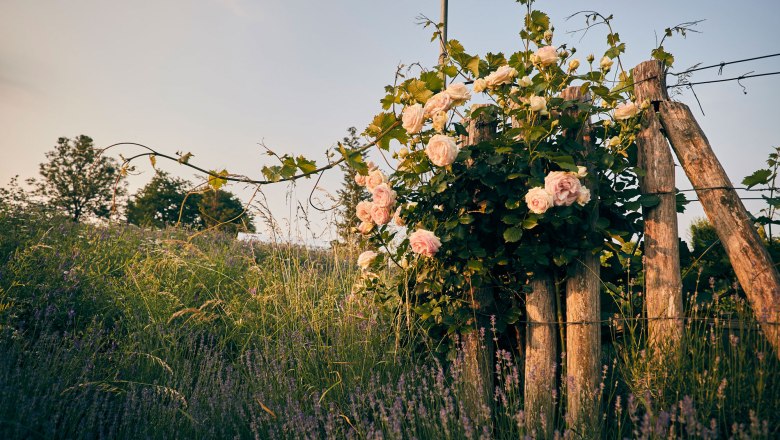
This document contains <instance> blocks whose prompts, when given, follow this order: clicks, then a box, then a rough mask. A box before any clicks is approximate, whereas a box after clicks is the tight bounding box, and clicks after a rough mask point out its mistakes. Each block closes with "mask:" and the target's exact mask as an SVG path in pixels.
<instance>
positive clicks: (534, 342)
mask: <svg viewBox="0 0 780 440" xmlns="http://www.w3.org/2000/svg"><path fill="white" fill-rule="evenodd" d="M525 310H526V315H527V317H526V319H527V323H526V330H525V332H526V333H525V334H526V341H525V388H524V393H523V394H524V396H523V397H524V403H525V404H524V411H525V419H526V423H527V425H528V427H529V428H530V429H531V430H532V431H536V438H552V432H553V420H554V414H555V405H554V402H553V396H552V392H553V390H554V389H555V364H556V362H557V361H558V360H557V346H558V344H557V340H556V334H555V324H553V323H554V322H555V289H554V287H553V282H552V279H551V278H550V276H549V275H543V274H539V275H536V276H535V277H534V279H533V280H532V281H531V293H529V294H527V295H526V296H525Z"/></svg>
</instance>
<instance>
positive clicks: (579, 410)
mask: <svg viewBox="0 0 780 440" xmlns="http://www.w3.org/2000/svg"><path fill="white" fill-rule="evenodd" d="M561 97H562V98H563V99H566V100H569V101H577V100H583V99H588V97H587V96H583V95H582V91H581V90H580V88H579V87H569V88H567V89H566V90H564V91H563V93H561ZM572 116H575V117H577V115H576V114H573V115H572ZM589 129H590V121H589V120H585V121H584V122H583V126H582V129H581V130H580V131H579V133H567V134H566V135H567V136H569V137H572V138H575V139H576V140H577V141H578V142H580V143H582V144H584V145H585V146H586V148H588V149H590V148H592V145H591V144H590V142H589V138H588V134H589ZM593 172H594V169H593V167H590V166H589V167H588V173H589V174H590V177H594V175H593ZM586 187H587V188H588V189H589V190H590V192H591V199H592V200H595V201H596V202H594V203H593V208H592V209H593V211H592V212H591V218H590V222H591V227H595V223H596V220H597V219H598V202H597V200H598V185H596V184H595V182H594V180H592V179H591V178H588V179H587V180H586ZM574 265H575V268H574V271H575V272H574V275H572V276H571V277H570V278H569V279H568V280H567V281H566V321H567V323H568V322H571V323H574V324H567V325H566V384H565V386H566V423H567V425H568V426H569V428H573V429H575V430H576V431H578V432H589V433H591V434H596V431H594V430H595V429H597V426H598V414H599V411H598V404H599V402H598V400H597V399H596V397H597V390H598V383H599V373H600V371H601V324H599V323H598V322H599V320H600V319H601V304H600V301H599V291H600V289H599V287H600V282H599V275H600V272H601V262H600V261H599V256H598V255H594V254H593V253H587V254H586V255H583V256H582V257H581V258H580V260H579V261H577V262H575V263H574Z"/></svg>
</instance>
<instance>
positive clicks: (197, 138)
mask: <svg viewBox="0 0 780 440" xmlns="http://www.w3.org/2000/svg"><path fill="white" fill-rule="evenodd" d="M439 3H440V2H439V0H416V1H412V0H393V1H388V0H384V1H380V0H371V1H368V0H329V1H324V2H323V1H306V2H304V1H300V0H298V1H293V0H254V1H250V0H167V1H164V2H163V1H158V0H136V1H132V2H120V1H108V0H70V1H64V0H0V151H2V160H0V185H5V184H6V183H7V182H8V181H9V179H10V178H11V177H12V176H14V175H20V176H21V178H27V177H34V176H35V175H36V174H37V171H38V164H39V163H40V162H42V161H43V160H44V159H45V158H44V153H45V152H46V151H49V150H51V149H52V148H53V146H54V145H55V144H56V141H57V138H59V137H60V136H66V137H75V136H77V135H79V134H85V135H88V136H90V137H92V138H93V139H94V140H95V143H96V145H97V146H98V147H103V146H107V145H110V144H113V143H116V142H123V141H132V142H139V143H142V144H146V145H149V146H151V147H153V148H155V149H157V150H159V151H161V152H166V153H169V154H171V153H175V152H176V151H188V152H192V153H193V155H194V157H193V159H192V162H193V163H196V164H198V165H201V166H203V167H204V168H208V169H223V168H225V169H227V170H228V171H230V172H232V173H238V174H244V175H247V176H250V177H260V176H261V175H260V169H261V168H262V166H263V165H272V164H273V162H272V161H271V160H270V159H271V158H269V157H268V156H267V155H265V154H264V150H263V148H262V147H261V144H263V145H265V146H266V147H268V148H270V149H272V150H273V151H275V152H277V153H279V154H284V153H291V154H296V155H298V154H303V155H305V156H307V157H309V158H312V159H317V160H318V162H319V163H324V162H325V156H324V153H325V150H326V149H327V148H329V147H332V146H333V145H334V144H335V143H336V142H337V141H338V140H340V139H341V138H342V137H343V136H344V135H345V134H346V130H347V128H348V127H350V126H355V127H357V128H358V130H359V131H362V130H363V129H364V128H365V127H366V125H367V124H368V123H369V122H370V120H371V118H372V117H373V115H375V114H376V113H378V112H379V111H381V107H380V104H379V99H380V98H381V97H382V96H383V92H384V86H385V85H387V84H392V82H393V76H394V73H395V71H396V67H397V66H398V65H399V63H403V64H406V65H409V64H411V63H415V62H420V63H422V64H423V65H425V66H428V67H430V66H432V65H434V64H435V63H436V60H437V56H438V46H437V45H436V44H435V43H431V42H430V36H431V29H430V28H429V29H424V28H423V27H422V26H420V25H418V24H417V22H418V19H417V17H418V16H420V15H421V14H422V15H425V16H427V17H430V18H432V19H434V20H438V17H439ZM536 6H537V8H538V9H542V10H544V11H546V12H548V13H549V14H550V16H551V18H552V21H553V23H554V25H555V29H556V32H555V40H554V43H555V44H556V45H561V44H563V43H567V44H569V46H575V47H577V48H578V53H579V54H582V57H583V58H584V56H585V55H586V54H588V53H591V52H592V53H595V54H597V56H598V55H599V54H601V53H603V51H604V50H605V48H606V43H605V35H606V34H605V32H604V29H603V28H602V29H598V28H596V29H593V30H591V31H590V32H589V33H588V34H587V35H586V36H585V37H583V36H582V34H581V33H570V32H571V31H576V30H577V29H580V28H581V27H582V26H583V24H584V18H583V17H582V16H577V17H574V18H572V19H570V20H566V17H568V16H569V15H571V14H574V13H576V12H578V11H580V10H582V9H583V8H585V9H592V10H596V11H599V12H601V13H603V14H605V15H608V14H613V15H614V21H613V26H614V29H615V30H616V31H617V32H618V33H619V34H620V37H621V39H622V40H623V41H624V42H626V45H627V54H626V55H625V56H624V57H623V63H624V65H625V66H634V65H636V64H638V63H640V62H641V61H644V60H646V59H649V58H650V55H649V54H650V50H651V49H652V48H654V47H655V46H656V44H657V38H659V37H658V35H661V34H662V32H663V29H664V28H666V27H669V26H672V25H675V24H678V23H682V22H687V21H693V20H705V21H703V22H702V23H701V24H699V25H698V26H697V29H698V30H699V31H701V33H692V34H689V35H688V37H687V38H682V37H679V36H675V37H673V38H672V39H671V40H669V41H668V42H667V43H665V47H666V48H667V50H668V51H671V52H672V53H673V54H674V55H675V58H676V62H675V68H676V69H677V70H678V71H680V70H684V69H685V68H687V67H690V66H692V65H694V64H696V63H703V64H704V65H708V64H715V63H719V62H721V61H729V60H735V59H741V58H748V57H753V56H759V55H764V54H770V53H777V52H780V27H778V26H777V25H776V19H777V17H778V16H780V14H779V13H780V3H777V2H776V1H775V0H753V1H750V0H746V1H742V2H739V3H737V2H734V1H724V0H686V1H679V0H676V1H669V0H656V1H654V2H638V1H625V0H592V1H588V2H562V1H552V0H547V1H545V0H542V1H538V2H537V4H536ZM523 14H524V9H523V8H522V7H521V6H520V5H518V4H517V3H516V2H515V1H512V0H450V2H449V37H450V38H455V39H458V40H460V41H461V42H462V43H463V45H464V46H465V47H466V50H467V52H469V53H472V54H485V53H486V52H498V51H503V52H504V53H508V54H511V53H513V52H515V51H517V50H518V49H519V47H520V45H521V40H520V39H519V37H518V31H519V29H520V25H521V22H522V17H523ZM717 70H718V69H712V70H709V71H703V72H699V73H697V74H696V75H695V76H694V77H693V78H692V81H703V80H708V79H717V78H718V76H717V73H718V72H717ZM750 71H755V72H756V73H761V72H772V71H780V58H773V59H767V60H762V61H756V62H751V63H745V64H738V65H732V66H727V67H726V68H725V69H724V71H723V77H731V76H739V75H742V74H745V73H747V72H750ZM670 81H671V79H670ZM743 84H744V86H745V87H746V92H747V93H746V94H745V93H744V92H743V89H742V88H741V87H740V86H739V85H738V84H736V82H729V83H723V84H716V85H701V86H697V87H696V89H695V90H696V94H697V95H698V98H699V100H700V102H701V105H702V107H703V109H704V114H702V112H701V111H700V110H699V105H698V104H697V103H696V101H695V99H694V98H693V95H692V94H691V93H690V92H687V93H685V94H683V95H680V96H676V97H675V99H678V100H681V101H682V102H685V103H687V104H689V105H690V106H691V107H692V108H693V110H694V114H695V116H696V118H697V120H698V121H699V123H700V125H701V126H702V128H703V130H704V132H705V133H706V134H707V137H708V139H709V140H710V142H711V144H712V147H713V149H714V151H715V153H716V154H717V155H718V156H719V157H720V160H721V162H722V163H723V166H724V168H725V170H726V172H727V173H728V174H729V176H730V177H731V180H732V182H733V183H735V184H736V183H739V182H740V181H741V180H742V178H743V177H745V176H746V175H748V174H750V173H751V172H752V171H753V170H755V169H757V168H759V167H761V166H763V165H764V160H765V159H766V156H767V154H768V153H769V152H770V151H771V149H772V148H773V147H774V146H778V145H780V139H778V138H779V137H780V136H778V134H777V133H778V131H777V128H776V127H777V116H778V114H779V112H778V111H777V104H776V103H778V102H780V76H770V77H765V78H756V79H748V80H745V81H743ZM135 152H138V150H137V149H133V148H130V147H123V148H121V149H118V150H115V152H114V153H115V155H118V154H120V153H121V154H124V155H125V156H128V155H131V154H133V153H135ZM377 160H380V159H378V158H377ZM158 166H159V167H160V168H161V169H164V170H166V171H169V172H171V173H173V174H175V175H180V176H182V177H186V178H189V179H191V180H193V181H195V180H196V178H197V176H196V175H195V173H194V172H192V171H191V170H189V169H186V168H185V167H183V166H180V165H177V164H175V163H164V162H163V161H158ZM385 168H386V169H387V166H385ZM138 170H139V171H141V172H142V173H141V174H140V175H137V176H131V178H130V180H129V184H130V190H131V193H132V192H134V191H135V190H137V189H138V188H140V187H141V186H143V185H144V184H145V183H146V182H148V180H149V179H150V178H151V176H152V175H153V170H152V168H151V166H150V165H149V163H148V162H139V163H138ZM677 174H678V183H677V186H678V188H687V187H690V184H689V183H688V182H687V180H686V179H685V176H684V173H683V172H682V170H680V169H679V168H678V173H677ZM340 182H341V175H340V174H339V172H338V171H330V172H328V173H326V175H325V176H324V177H323V179H322V181H321V182H320V189H319V190H317V191H315V192H314V194H315V196H316V198H317V199H319V200H320V202H321V204H320V205H321V206H332V202H330V201H329V200H328V194H331V195H333V194H335V191H336V190H337V189H338V187H339V185H340ZM313 185H314V181H313V180H310V181H300V182H298V183H297V184H296V185H295V187H292V188H291V187H289V186H286V185H275V186H269V187H264V189H263V193H264V196H265V199H266V200H267V204H268V207H269V210H270V212H271V213H272V214H273V216H274V217H275V218H276V220H277V221H278V222H279V224H280V225H281V226H282V229H284V230H285V231H287V232H288V233H292V234H294V235H295V234H303V235H307V234H308V233H307V232H306V227H307V225H308V227H309V228H310V229H311V230H313V231H314V233H315V234H316V235H317V238H316V240H315V241H320V242H327V241H329V240H330V239H331V238H333V236H332V235H331V233H330V232H329V230H330V229H329V228H328V227H327V224H328V218H330V217H331V216H332V212H330V213H328V214H321V213H319V212H317V211H315V210H312V209H310V208H308V209H307V211H308V214H307V215H308V218H309V222H308V223H307V222H306V221H303V220H302V215H301V209H300V207H301V206H302V207H304V208H306V207H307V198H308V195H309V193H310V192H311V191H312V188H313ZM229 189H230V190H231V191H234V192H236V193H238V194H240V195H241V197H242V198H243V199H244V200H245V201H246V200H248V199H249V197H250V196H251V194H252V192H251V190H250V189H248V188H244V187H241V186H237V185H233V186H231V187H230V188H229ZM761 207H762V206H761V205H760V203H755V202H748V209H749V210H752V211H754V212H755V211H757V210H758V209H760V208H761ZM703 215H704V214H703V211H702V210H701V208H700V207H699V206H698V205H696V204H693V205H692V206H691V207H690V208H689V209H688V212H686V214H683V215H682V216H681V217H680V227H681V235H682V236H683V237H684V238H685V236H686V231H685V229H686V228H687V225H688V224H689V223H690V222H691V220H692V219H694V218H697V217H701V216H703ZM258 223H259V224H258V226H259V227H260V229H261V230H262V229H263V225H262V224H261V223H262V221H258ZM309 238H311V237H309Z"/></svg>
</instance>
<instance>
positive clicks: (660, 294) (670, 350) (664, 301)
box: [633, 61, 683, 362]
mask: <svg viewBox="0 0 780 440" xmlns="http://www.w3.org/2000/svg"><path fill="white" fill-rule="evenodd" d="M633 76H634V83H635V86H634V94H635V95H636V102H637V103H642V102H645V100H647V101H649V102H650V103H651V104H652V106H651V108H649V109H647V110H646V111H645V112H644V114H643V115H642V122H641V123H642V128H641V130H640V132H639V133H638V134H637V137H636V144H637V147H638V165H639V167H640V168H642V169H643V170H644V171H645V175H644V177H640V179H639V186H640V189H641V190H642V193H643V194H655V195H657V196H658V197H659V198H660V200H661V201H660V202H659V203H658V205H656V206H654V207H651V208H644V209H643V216H644V220H645V234H644V259H643V265H644V270H645V304H646V306H647V317H648V325H647V327H648V341H649V344H650V346H651V347H652V348H653V349H654V352H655V356H656V359H657V360H659V361H660V362H664V357H663V354H664V353H667V354H674V353H679V352H680V348H681V347H680V342H681V340H682V333H683V321H682V317H683V301H682V277H681V274H680V248H679V236H678V230H677V201H676V193H675V191H676V190H675V186H674V160H673V159H672V152H671V149H670V148H669V145H668V144H667V143H666V138H665V137H664V135H663V133H661V123H660V122H659V120H658V116H657V115H656V114H655V109H656V108H657V106H658V105H659V103H660V102H663V101H668V100H669V96H668V95H667V93H666V80H665V77H664V68H663V64H662V63H661V62H660V61H645V62H644V63H641V64H639V65H638V66H636V67H635V68H634V70H633Z"/></svg>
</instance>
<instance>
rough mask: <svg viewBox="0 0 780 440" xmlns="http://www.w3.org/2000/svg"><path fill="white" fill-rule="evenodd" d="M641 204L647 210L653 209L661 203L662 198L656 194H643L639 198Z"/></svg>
mask: <svg viewBox="0 0 780 440" xmlns="http://www.w3.org/2000/svg"><path fill="white" fill-rule="evenodd" d="M639 203H640V204H641V205H642V206H643V207H645V208H652V207H653V206H656V205H658V204H659V203H661V198H660V197H658V196H657V195H655V194H642V195H641V196H639Z"/></svg>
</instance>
